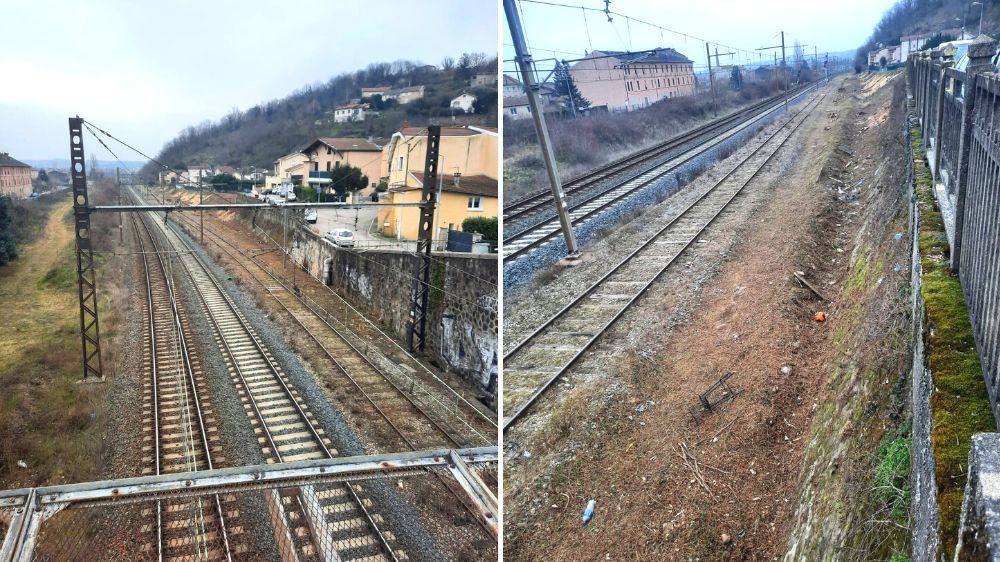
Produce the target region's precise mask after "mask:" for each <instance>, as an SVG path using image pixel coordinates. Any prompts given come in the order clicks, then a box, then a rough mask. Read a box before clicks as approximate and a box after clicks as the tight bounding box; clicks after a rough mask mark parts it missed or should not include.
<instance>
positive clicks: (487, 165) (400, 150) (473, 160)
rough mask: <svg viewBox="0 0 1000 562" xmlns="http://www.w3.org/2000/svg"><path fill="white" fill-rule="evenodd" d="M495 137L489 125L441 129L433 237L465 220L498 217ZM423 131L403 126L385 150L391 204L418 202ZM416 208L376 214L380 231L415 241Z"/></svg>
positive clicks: (496, 138) (420, 184)
mask: <svg viewBox="0 0 1000 562" xmlns="http://www.w3.org/2000/svg"><path fill="white" fill-rule="evenodd" d="M497 141H498V136H497V131H496V129H493V128H490V127H473V126H467V127H442V128H441V144H440V146H439V151H438V154H439V157H440V161H439V163H438V170H439V172H440V175H441V181H440V185H438V186H434V188H435V192H437V191H439V190H440V192H441V197H440V201H439V203H440V204H439V205H438V210H437V212H436V213H435V227H436V228H435V236H434V237H435V239H437V238H438V235H439V233H440V232H441V231H442V230H447V229H449V228H451V229H454V230H461V229H462V221H464V220H465V219H466V218H468V217H474V216H480V217H496V216H498V208H499V201H498V198H497V191H498V182H497V178H498V177H499V159H498V158H499V155H498V144H497ZM426 151H427V130H426V129H424V128H419V127H404V128H403V129H401V130H400V131H399V132H397V133H395V134H394V135H393V136H392V138H391V139H390V140H389V144H388V145H387V146H386V148H385V154H386V163H387V174H388V183H389V197H388V202H390V203H419V202H420V194H421V190H422V188H423V183H422V180H423V173H424V172H423V168H424V159H425V158H426V155H427V152H426ZM419 221H420V209H419V208H417V207H401V208H387V209H382V210H381V211H380V212H379V224H380V226H381V228H382V233H383V234H385V235H387V236H394V237H396V238H398V239H402V240H416V238H417V230H418V226H419V225H418V223H419Z"/></svg>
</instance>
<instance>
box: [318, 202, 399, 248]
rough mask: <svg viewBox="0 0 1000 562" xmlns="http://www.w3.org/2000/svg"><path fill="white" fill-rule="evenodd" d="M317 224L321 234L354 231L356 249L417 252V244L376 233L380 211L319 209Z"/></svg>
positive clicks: (371, 209) (368, 209) (369, 209)
mask: <svg viewBox="0 0 1000 562" xmlns="http://www.w3.org/2000/svg"><path fill="white" fill-rule="evenodd" d="M317 215H318V216H317V220H316V224H315V225H313V227H314V228H316V229H318V230H319V233H320V234H325V233H326V232H328V231H330V230H333V229H335V228H346V229H348V230H353V231H354V240H355V247H357V248H359V249H360V248H383V249H397V250H410V251H415V250H416V242H407V241H398V240H393V239H388V238H384V237H382V236H380V235H378V234H376V233H375V232H376V231H377V229H378V224H376V218H377V215H378V209H373V208H370V207H368V208H362V209H330V208H326V209H319V210H318V211H317Z"/></svg>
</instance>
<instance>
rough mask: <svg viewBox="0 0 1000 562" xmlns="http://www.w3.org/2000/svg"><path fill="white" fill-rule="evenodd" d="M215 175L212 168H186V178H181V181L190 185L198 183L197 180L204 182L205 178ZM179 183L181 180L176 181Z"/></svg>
mask: <svg viewBox="0 0 1000 562" xmlns="http://www.w3.org/2000/svg"><path fill="white" fill-rule="evenodd" d="M215 173H216V171H215V167H214V166H193V167H188V169H187V177H183V178H182V180H183V181H187V182H188V183H191V184H196V183H198V180H204V179H205V178H208V177H211V176H214V175H215ZM178 181H181V180H178Z"/></svg>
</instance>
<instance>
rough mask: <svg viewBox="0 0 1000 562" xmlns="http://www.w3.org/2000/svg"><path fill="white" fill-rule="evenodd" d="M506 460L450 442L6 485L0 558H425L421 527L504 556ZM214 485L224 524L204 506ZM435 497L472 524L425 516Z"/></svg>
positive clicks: (0, 508) (449, 515) (446, 514)
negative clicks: (500, 487) (416, 536)
mask: <svg viewBox="0 0 1000 562" xmlns="http://www.w3.org/2000/svg"><path fill="white" fill-rule="evenodd" d="M497 461H498V454H497V449H496V448H495V447H491V448H477V449H461V450H453V449H443V450H433V451H420V452H414V453H399V454H389V455H374V456H360V457H343V458H336V459H326V460H321V461H304V462H296V463H284V464H273V465H257V466H248V467H240V468H229V469H216V470H207V471H200V472H189V473H183V474H171V475H161V476H149V477H139V478H127V479H120V480H108V481H101V482H88V483H81V484H70V485H62V486H51V487H45V488H30V489H20V490H10V491H6V492H0V532H2V533H3V543H2V545H3V546H2V550H0V561H4V562H6V561H8V560H150V559H157V558H159V559H168V558H175V557H180V558H183V559H190V560H345V559H362V558H367V557H369V556H370V557H381V559H384V560H405V559H420V558H423V557H424V556H425V555H426V554H427V553H426V552H414V551H413V550H412V549H411V547H412V548H416V549H417V550H419V549H421V548H427V547H426V546H421V545H422V544H423V543H422V542H421V541H419V540H417V541H412V540H410V538H409V537H411V536H412V534H413V533H415V532H417V533H419V532H426V533H428V534H431V536H432V537H433V536H434V533H439V534H441V533H446V534H447V536H445V537H437V538H439V539H446V541H450V540H453V538H454V536H463V537H466V539H467V542H469V543H470V544H468V545H467V546H466V548H467V549H468V550H469V551H470V552H484V551H485V552H490V551H491V549H492V554H493V557H496V552H495V551H496V543H497V536H498V533H499V519H498V512H497V501H496V497H495V495H494V493H493V492H492V491H491V488H492V487H494V486H496V483H497V476H496V466H497ZM438 476H440V478H439V477H438ZM486 482H490V483H489V484H487V483H486ZM348 486H349V487H351V488H352V489H353V491H354V493H355V494H356V495H357V497H359V498H361V501H360V504H357V503H351V502H350V501H349V500H348V499H347V498H348V497H349V496H351V494H348V493H346V492H347V490H346V487H348ZM447 488H451V490H452V491H451V492H449V490H448V489H447ZM453 492H454V493H453ZM456 494H457V497H458V499H459V500H460V501H457V502H456V501H455V500H456ZM216 497H218V498H220V501H221V503H222V506H223V511H224V513H225V515H226V517H225V527H226V528H225V531H224V532H223V529H222V528H221V524H220V523H219V522H218V521H217V520H216V519H215V518H214V515H215V512H214V511H213V510H210V509H203V508H204V507H205V506H206V505H207V504H208V503H209V502H214V501H215V498H216ZM449 500H450V501H449ZM427 505H430V506H435V508H437V510H438V512H440V513H441V518H442V519H441V520H443V521H446V522H448V523H451V524H452V525H455V526H456V527H458V526H461V527H464V528H462V529H448V528H447V525H445V527H444V528H442V526H441V521H438V520H435V521H431V522H425V521H424V519H423V517H424V516H423V515H422V512H423V511H424V509H423V508H424V507H426V506H427ZM158 508H159V509H158ZM157 513H162V517H158V516H157ZM414 545H416V546H414Z"/></svg>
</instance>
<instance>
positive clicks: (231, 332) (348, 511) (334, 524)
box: [151, 221, 407, 562]
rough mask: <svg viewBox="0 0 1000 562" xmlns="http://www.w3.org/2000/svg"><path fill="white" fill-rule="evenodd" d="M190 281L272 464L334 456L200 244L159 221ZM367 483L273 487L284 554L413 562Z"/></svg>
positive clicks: (271, 500)
mask: <svg viewBox="0 0 1000 562" xmlns="http://www.w3.org/2000/svg"><path fill="white" fill-rule="evenodd" d="M151 222H153V224H155V225H156V228H157V230H159V233H160V235H161V236H162V237H163V238H164V239H165V240H166V242H167V244H168V245H169V247H170V248H171V249H172V250H173V251H176V252H178V253H177V254H176V255H177V262H178V263H179V265H180V266H183V267H182V268H183V271H184V272H185V273H186V275H187V276H188V277H189V278H190V281H191V284H192V286H193V287H194V289H195V292H196V293H197V295H198V298H199V300H200V302H201V304H202V308H203V310H204V312H205V315H206V317H207V318H208V320H209V323H210V325H211V326H212V328H213V333H214V336H215V340H216V343H217V344H218V346H219V348H220V350H221V351H222V353H223V356H224V357H225V361H226V365H227V369H228V371H229V375H230V377H231V379H232V382H233V384H234V385H235V386H236V388H237V392H238V393H239V395H240V399H241V401H242V402H243V406H244V409H245V411H246V413H247V416H248V417H249V420H250V424H251V426H252V427H253V430H254V433H255V434H256V436H257V441H258V445H259V446H260V451H261V454H262V455H263V456H264V458H265V460H266V462H268V463H280V462H291V461H299V460H309V459H320V458H331V457H334V456H337V454H338V452H337V450H336V449H335V448H334V447H333V445H332V443H331V441H330V439H329V438H328V437H327V436H326V435H325V431H324V429H323V428H322V427H320V424H319V423H318V422H317V421H316V419H315V416H314V415H313V414H312V412H311V411H310V409H309V406H308V405H307V404H306V403H305V402H304V401H303V399H302V397H301V395H300V393H299V391H298V390H297V389H296V388H295V386H294V384H292V383H291V382H290V381H289V380H288V378H287V376H286V375H285V374H284V372H283V371H282V369H281V367H280V366H279V365H278V364H277V363H276V362H275V360H274V357H273V355H272V354H271V352H270V350H269V349H268V348H267V346H266V345H265V344H264V343H263V341H262V340H261V339H260V337H259V336H258V335H257V333H256V331H255V330H254V329H253V327H252V326H251V325H250V324H249V322H248V321H247V320H246V318H245V317H244V316H243V314H242V313H241V312H240V310H239V308H238V307H237V306H236V305H235V303H234V302H233V301H232V299H231V298H230V297H229V295H228V294H227V293H226V292H225V291H224V290H223V289H222V287H221V286H220V285H219V283H218V282H217V281H216V280H215V278H214V276H213V275H212V274H211V273H210V272H209V271H208V268H207V267H206V266H205V265H204V264H203V263H202V262H201V260H200V258H198V257H197V255H196V254H195V253H194V252H193V251H192V250H193V249H192V248H191V247H190V246H189V245H188V244H187V243H186V241H184V240H183V239H182V238H181V237H180V236H178V235H177V233H175V232H174V231H173V230H172V229H170V228H169V227H167V226H165V225H161V224H160V222H159V221H151ZM366 486H367V484H365V485H363V484H361V483H358V482H345V483H339V484H324V485H322V486H312V485H305V486H300V487H297V488H288V489H282V490H269V491H267V492H266V495H267V505H268V509H269V511H270V516H271V521H272V522H273V523H274V530H275V540H276V541H277V543H278V544H279V548H280V549H281V555H282V558H285V559H296V558H299V557H305V558H323V559H328V560H329V559H333V560H343V561H349V560H362V561H365V562H374V561H388V560H396V561H398V560H406V559H407V555H406V553H405V552H403V551H402V550H399V549H396V548H395V547H394V543H395V541H396V539H395V536H394V535H393V533H392V532H391V531H387V530H384V529H382V526H384V520H383V519H382V517H381V516H380V515H379V514H378V513H375V512H374V510H373V507H374V503H373V502H372V500H371V499H370V498H369V497H367V488H366Z"/></svg>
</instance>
